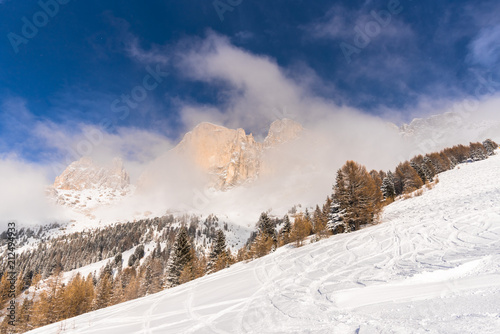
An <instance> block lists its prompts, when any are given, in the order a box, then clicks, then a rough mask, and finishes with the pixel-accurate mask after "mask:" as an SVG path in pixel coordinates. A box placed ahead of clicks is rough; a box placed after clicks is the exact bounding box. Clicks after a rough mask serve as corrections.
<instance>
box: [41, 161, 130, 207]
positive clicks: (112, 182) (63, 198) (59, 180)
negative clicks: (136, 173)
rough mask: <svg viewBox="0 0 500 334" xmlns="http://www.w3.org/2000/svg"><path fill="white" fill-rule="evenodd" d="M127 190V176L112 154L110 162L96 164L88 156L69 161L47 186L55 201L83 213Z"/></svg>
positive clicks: (119, 162) (128, 178)
mask: <svg viewBox="0 0 500 334" xmlns="http://www.w3.org/2000/svg"><path fill="white" fill-rule="evenodd" d="M130 192H131V187H130V177H129V174H128V172H127V171H126V170H125V169H124V167H123V162H122V160H121V159H119V158H115V159H114V160H113V162H112V164H111V165H110V166H99V165H97V164H96V163H94V162H93V161H92V159H91V158H88V157H83V158H81V159H80V160H78V161H75V162H73V163H72V164H70V165H69V166H68V167H67V168H66V170H65V171H64V172H63V173H62V174H61V175H60V176H58V177H56V179H55V182H54V185H53V186H52V187H51V188H50V189H49V190H48V193H49V195H50V196H51V197H52V198H53V199H54V200H55V201H56V202H57V203H58V204H61V205H65V206H69V207H72V208H74V209H76V210H78V211H81V212H84V213H87V214H88V213H89V212H90V210H91V209H93V208H95V207H99V206H101V205H105V204H109V203H111V202H113V201H114V200H116V199H118V198H120V197H124V196H126V195H128V194H129V193H130Z"/></svg>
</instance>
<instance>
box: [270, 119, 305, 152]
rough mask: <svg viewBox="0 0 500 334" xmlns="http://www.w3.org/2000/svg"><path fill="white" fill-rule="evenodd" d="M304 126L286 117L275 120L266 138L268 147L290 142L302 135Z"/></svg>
mask: <svg viewBox="0 0 500 334" xmlns="http://www.w3.org/2000/svg"><path fill="white" fill-rule="evenodd" d="M303 130H304V128H303V127H302V125H301V124H300V123H298V122H295V121H294V120H291V119H288V118H284V119H280V120H276V121H274V122H273V123H272V124H271V126H270V127H269V133H268V135H267V137H266V139H265V140H264V146H265V147H266V148H268V147H272V146H276V145H279V144H282V143H286V142H289V141H291V140H293V139H295V138H297V137H299V136H300V134H301V133H302V131H303Z"/></svg>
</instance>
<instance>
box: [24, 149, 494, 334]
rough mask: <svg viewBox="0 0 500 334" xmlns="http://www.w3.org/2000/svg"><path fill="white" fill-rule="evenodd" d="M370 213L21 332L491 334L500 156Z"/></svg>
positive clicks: (455, 172)
mask: <svg viewBox="0 0 500 334" xmlns="http://www.w3.org/2000/svg"><path fill="white" fill-rule="evenodd" d="M382 220H383V222H382V223H381V224H379V225H377V226H374V227H369V228H366V229H363V230H361V231H358V232H355V233H351V234H344V235H338V236H334V237H331V238H329V239H327V240H323V241H321V242H318V243H313V244H310V245H307V246H305V247H302V248H299V249H294V248H292V247H290V246H288V247H284V248H280V249H279V250H278V251H277V252H275V253H274V254H271V255H269V256H266V257H264V258H261V259H259V260H256V261H253V262H250V263H247V264H245V263H239V264H236V265H234V266H233V267H231V268H229V269H228V270H224V271H221V272H218V273H216V274H213V275H209V276H206V277H203V278H201V279H198V280H196V281H193V282H190V283H188V284H185V285H182V286H180V287H177V288H174V289H171V290H166V291H163V292H160V293H158V294H155V295H151V296H147V297H144V298H141V299H138V300H135V301H131V302H127V303H124V304H121V305H116V306H114V307H109V308H106V309H102V310H99V311H96V312H92V313H89V314H85V315H82V316H79V317H77V318H74V319H69V320H66V321H64V322H62V323H57V324H53V325H50V326H47V327H44V328H40V329H37V330H34V331H32V332H30V333H32V334H35V333H37V334H46V333H47V334H48V333H79V334H98V333H103V334H115V333H116V334H126V333H162V334H165V333H175V334H178V333H218V334H222V333H231V334H233V333H259V334H260V333H325V334H326V333H499V332H500V156H494V157H492V158H490V159H488V160H486V161H482V162H477V163H473V164H468V165H461V166H460V167H459V169H458V168H457V169H455V170H453V171H449V172H446V173H444V174H442V175H440V183H439V184H438V185H437V186H436V187H435V188H434V189H432V190H429V191H426V192H425V193H424V194H423V195H422V196H420V197H416V198H412V199H408V200H406V201H398V202H396V203H394V204H392V205H390V206H389V207H387V208H386V209H385V211H384V214H383V218H382Z"/></svg>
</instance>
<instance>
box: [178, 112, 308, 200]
mask: <svg viewBox="0 0 500 334" xmlns="http://www.w3.org/2000/svg"><path fill="white" fill-rule="evenodd" d="M301 131H302V126H301V125H300V124H299V123H297V122H294V121H291V120H287V119H284V120H278V121H275V122H274V123H272V124H271V127H270V129H269V134H268V136H267V137H266V138H265V140H264V142H263V143H259V142H257V141H255V139H254V137H253V135H252V134H246V133H245V130H243V129H237V130H233V129H228V128H225V127H223V126H218V125H214V124H210V123H201V124H199V125H198V126H197V127H195V128H194V129H193V130H192V131H191V132H188V133H187V134H186V135H185V136H184V139H183V140H182V141H181V142H180V143H179V145H178V146H177V147H176V148H175V149H174V151H175V152H177V153H179V154H183V155H186V156H188V157H190V158H191V159H193V161H194V162H195V164H196V165H197V166H198V167H200V168H201V169H203V170H205V171H206V172H208V173H209V174H210V175H211V183H212V184H211V185H212V186H213V187H214V188H216V189H220V190H225V189H228V188H231V187H234V186H237V185H240V184H243V183H246V182H250V181H253V180H255V179H256V178H257V177H258V175H259V172H260V169H261V164H262V153H263V152H264V150H266V149H268V148H271V147H276V146H277V145H280V144H282V143H285V142H288V141H290V140H293V139H295V138H297V137H298V136H299V135H300V132H301Z"/></svg>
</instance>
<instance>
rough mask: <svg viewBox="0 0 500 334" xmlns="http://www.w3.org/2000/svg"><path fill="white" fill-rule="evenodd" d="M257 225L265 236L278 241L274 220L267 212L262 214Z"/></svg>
mask: <svg viewBox="0 0 500 334" xmlns="http://www.w3.org/2000/svg"><path fill="white" fill-rule="evenodd" d="M257 227H258V229H259V232H260V233H261V234H263V235H264V236H267V237H269V238H271V239H273V241H274V242H276V230H275V226H274V223H273V221H272V220H271V218H269V216H268V215H267V213H265V212H263V213H262V214H261V215H260V218H259V222H258V223H257Z"/></svg>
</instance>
